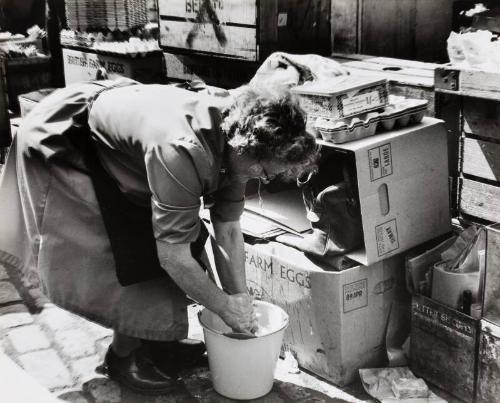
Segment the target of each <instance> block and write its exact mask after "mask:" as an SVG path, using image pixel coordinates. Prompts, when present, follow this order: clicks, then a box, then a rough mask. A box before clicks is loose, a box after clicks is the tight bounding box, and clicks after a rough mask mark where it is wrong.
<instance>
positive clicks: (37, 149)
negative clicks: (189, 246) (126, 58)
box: [0, 79, 244, 340]
mask: <svg viewBox="0 0 500 403" xmlns="http://www.w3.org/2000/svg"><path fill="white" fill-rule="evenodd" d="M128 84H130V85H128ZM114 85H116V82H105V81H103V82H95V83H91V82H89V83H78V84H74V85H71V86H68V87H66V88H64V89H60V90H57V91H56V92H54V93H53V94H52V95H50V96H48V97H47V98H45V99H43V100H42V101H41V102H40V104H38V105H37V106H36V107H35V108H34V109H33V111H31V113H30V114H29V115H28V116H27V117H26V118H25V119H24V121H23V122H22V124H21V127H20V128H19V131H18V133H17V136H16V137H15V138H14V141H13V144H12V147H11V149H10V152H9V155H8V157H7V161H6V164H5V166H4V170H3V172H2V176H1V178H0V222H1V225H0V263H4V264H7V265H10V266H11V267H14V268H16V269H19V270H24V271H30V270H37V271H38V274H39V277H40V282H41V285H42V288H43V290H44V292H45V293H46V294H47V295H48V297H49V298H50V299H51V301H53V302H54V303H55V304H57V305H59V306H61V307H62V308H65V309H67V310H70V311H72V312H74V313H76V314H79V315H81V316H84V317H86V318H88V319H90V320H93V321H95V322H98V323H100V324H102V325H105V326H108V327H112V328H113V329H114V330H116V331H118V332H121V333H123V334H127V335H129V336H134V337H140V338H145V339H151V340H174V339H182V338H184V337H186V336H187V326H188V322H187V313H186V306H187V302H188V300H187V298H186V295H185V294H184V293H183V292H182V291H181V290H180V289H179V288H178V287H177V286H176V285H175V284H174V283H173V281H172V280H171V279H170V278H169V277H161V278H155V279H151V280H147V281H142V282H139V283H135V284H132V285H128V286H122V285H120V283H119V282H118V280H117V275H116V271H115V260H114V256H113V253H112V248H111V245H110V239H109V236H108V233H107V231H106V227H105V225H104V222H103V217H102V214H101V210H100V206H99V203H98V201H97V198H96V192H95V191H94V187H93V184H92V180H91V177H90V176H89V170H88V166H86V164H85V158H84V156H83V155H82V152H81V149H79V147H77V146H75V144H76V143H78V139H76V143H75V141H74V140H75V138H72V137H74V136H75V134H74V133H75V130H74V129H75V128H76V129H78V128H79V127H80V129H81V128H82V127H85V125H86V122H87V116H88V124H89V127H90V128H91V131H92V133H93V139H94V140H95V142H94V143H95V148H96V150H97V155H98V158H99V160H100V162H101V164H102V167H103V168H104V170H105V171H106V172H107V173H108V174H109V176H110V177H112V178H113V179H114V181H115V182H116V184H117V185H118V188H119V189H120V190H121V192H122V193H123V195H124V196H125V197H126V198H127V199H128V200H129V201H130V202H132V203H134V204H137V205H148V206H149V205H150V206H151V210H152V221H151V223H152V229H153V233H154V238H155V241H156V247H157V248H158V249H159V248H161V247H162V245H164V244H165V243H192V242H195V241H196V240H197V238H198V236H199V234H200V227H201V224H200V219H199V209H200V206H201V201H200V198H201V197H202V196H207V195H209V196H210V197H211V199H212V200H213V207H212V208H211V213H212V216H213V215H215V216H216V217H218V218H219V219H220V220H223V221H224V220H225V221H234V220H238V219H239V216H240V215H241V212H242V209H243V203H244V200H243V194H244V187H243V186H242V185H240V184H236V183H233V182H231V181H230V179H229V178H228V177H227V175H225V173H224V172H225V169H224V167H223V164H224V149H225V144H226V142H225V139H224V135H223V133H222V132H221V130H220V122H221V119H222V114H221V113H222V110H223V109H224V108H225V107H226V106H227V105H228V103H229V102H230V100H231V97H230V95H229V94H228V93H226V94H225V95H226V96H225V97H221V96H217V97H216V96H211V95H207V94H200V93H195V92H192V91H187V90H185V89H181V88H176V87H173V86H167V85H141V84H138V83H136V82H133V81H132V80H128V79H123V80H122V81H121V82H120V83H119V84H118V86H119V88H107V89H106V90H105V91H103V88H104V87H110V86H114ZM97 93H99V94H98V96H97V98H96V99H95V100H94V98H95V97H96V94H97ZM89 101H93V103H92V107H91V109H90V112H89V110H88V109H89V107H88V104H89ZM72 133H73V134H72ZM76 133H80V135H82V133H87V134H88V135H89V136H90V131H89V130H80V131H78V130H76ZM124 228H125V227H124ZM137 270H141V267H137Z"/></svg>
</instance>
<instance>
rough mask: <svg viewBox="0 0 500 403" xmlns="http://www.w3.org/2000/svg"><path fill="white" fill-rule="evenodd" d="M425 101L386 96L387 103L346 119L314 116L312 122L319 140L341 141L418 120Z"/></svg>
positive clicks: (363, 136)
mask: <svg viewBox="0 0 500 403" xmlns="http://www.w3.org/2000/svg"><path fill="white" fill-rule="evenodd" d="M428 102H429V101H427V100H423V99H412V98H405V97H400V96H395V95H389V104H388V105H387V106H386V107H384V108H381V109H379V110H378V111H373V112H368V113H363V114H360V115H357V116H354V117H350V118H346V119H337V120H332V119H325V118H318V119H316V120H315V122H314V123H313V127H314V129H315V130H317V131H318V132H319V134H320V135H321V137H322V139H323V140H325V141H329V142H331V143H336V144H341V143H346V142H348V141H354V140H359V139H362V138H365V137H369V136H373V135H375V134H376V133H377V132H383V131H389V130H392V129H394V128H397V127H406V126H408V125H411V124H417V123H420V122H421V121H422V119H423V117H424V115H425V111H426V108H427V104H428Z"/></svg>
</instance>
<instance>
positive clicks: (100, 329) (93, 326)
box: [86, 321, 113, 340]
mask: <svg viewBox="0 0 500 403" xmlns="http://www.w3.org/2000/svg"><path fill="white" fill-rule="evenodd" d="M86 327H87V329H88V330H89V332H90V333H92V335H93V336H94V338H95V339H96V340H99V339H103V338H105V337H109V336H111V335H113V330H112V329H108V328H107V327H104V326H101V325H98V324H97V323H94V322H90V321H87V322H86Z"/></svg>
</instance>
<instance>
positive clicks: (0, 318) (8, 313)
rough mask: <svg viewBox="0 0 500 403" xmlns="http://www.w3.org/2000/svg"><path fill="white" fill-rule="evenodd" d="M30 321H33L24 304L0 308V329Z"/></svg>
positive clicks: (26, 323) (25, 323)
mask: <svg viewBox="0 0 500 403" xmlns="http://www.w3.org/2000/svg"><path fill="white" fill-rule="evenodd" d="M30 323H33V316H31V314H30V313H29V312H28V310H27V309H26V307H25V306H24V305H22V304H19V305H9V306H5V307H3V308H0V329H9V328H12V327H16V326H21V325H28V324H30Z"/></svg>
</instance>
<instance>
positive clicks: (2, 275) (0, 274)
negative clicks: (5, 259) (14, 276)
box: [0, 265, 9, 280]
mask: <svg viewBox="0 0 500 403" xmlns="http://www.w3.org/2000/svg"><path fill="white" fill-rule="evenodd" d="M8 278H9V275H8V274H7V270H6V269H5V267H4V266H2V265H0V280H7V279H8Z"/></svg>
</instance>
